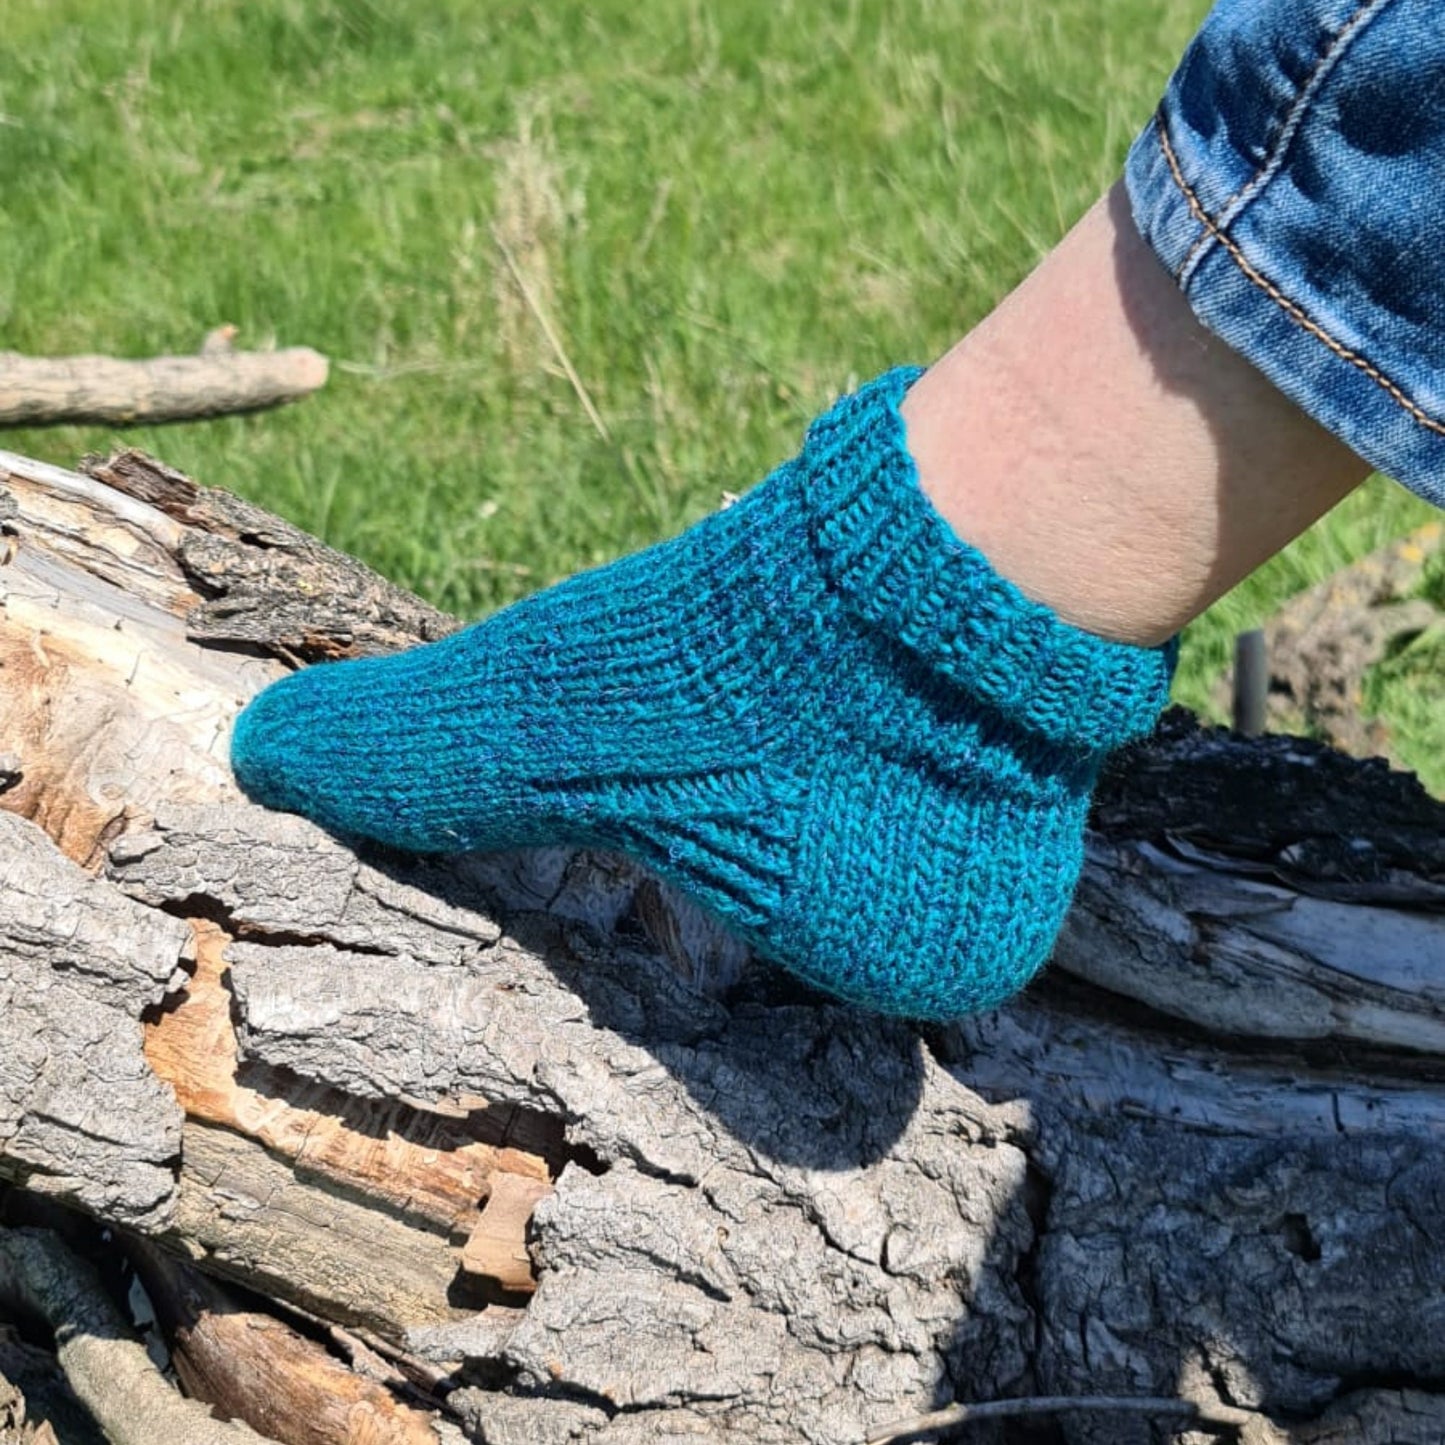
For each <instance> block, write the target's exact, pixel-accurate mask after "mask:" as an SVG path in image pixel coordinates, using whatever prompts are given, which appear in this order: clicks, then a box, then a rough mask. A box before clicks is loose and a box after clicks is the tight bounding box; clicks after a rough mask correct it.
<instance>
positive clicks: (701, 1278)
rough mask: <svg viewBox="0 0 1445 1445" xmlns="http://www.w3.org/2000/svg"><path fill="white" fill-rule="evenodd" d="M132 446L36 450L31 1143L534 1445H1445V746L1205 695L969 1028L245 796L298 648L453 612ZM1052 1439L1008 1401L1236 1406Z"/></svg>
mask: <svg viewBox="0 0 1445 1445" xmlns="http://www.w3.org/2000/svg"><path fill="white" fill-rule="evenodd" d="M93 471H94V475H93V476H91V477H81V476H77V475H74V474H70V473H64V472H59V471H57V470H55V469H52V468H44V467H39V466H37V465H36V464H33V463H27V462H25V461H23V459H18V458H9V457H4V456H0V487H3V488H5V489H6V492H7V493H8V495H9V497H10V503H9V512H8V520H6V521H4V523H3V525H4V526H5V527H7V528H8V530H9V532H10V534H11V548H10V551H11V553H12V555H11V558H10V562H9V564H8V566H6V567H4V568H0V594H3V596H0V602H3V608H0V663H3V666H4V668H5V672H6V678H7V685H6V687H5V688H4V689H0V737H3V739H4V747H5V748H6V749H7V750H10V752H11V754H12V755H11V756H9V757H8V758H6V759H0V762H3V764H4V769H5V770H6V771H5V772H4V777H5V778H7V779H8V780H9V786H8V788H7V789H6V791H4V792H3V793H0V806H3V807H6V808H8V809H10V810H11V811H12V812H13V813H14V814H15V815H16V816H15V817H14V818H11V819H4V820H3V821H4V824H5V827H6V829H7V832H6V837H5V839H4V840H3V844H0V857H3V858H5V859H6V862H5V865H4V866H5V867H6V868H7V869H9V870H11V871H13V872H14V874H15V876H16V877H17V878H18V879H22V880H30V881H22V883H21V884H18V885H16V886H14V887H10V886H7V887H6V888H5V889H4V893H3V910H4V911H0V929H3V931H4V932H3V936H4V940H5V942H4V945H3V948H0V990H3V989H5V988H8V989H9V990H10V993H9V994H7V995H5V998H6V1000H14V1001H15V1006H14V1007H13V1008H12V1006H11V1003H10V1002H8V1001H7V1002H5V1004H4V1006H3V1008H0V1170H3V1171H4V1173H5V1175H6V1177H8V1178H10V1179H12V1180H15V1181H17V1182H20V1183H23V1184H25V1185H26V1186H27V1187H28V1188H32V1189H34V1188H43V1189H45V1190H47V1191H48V1192H50V1193H51V1194H53V1195H55V1196H58V1197H60V1198H62V1199H65V1200H67V1201H70V1202H72V1203H75V1204H78V1205H80V1206H81V1207H83V1208H85V1209H86V1210H88V1211H90V1212H92V1213H95V1214H98V1215H100V1216H102V1217H104V1218H108V1219H113V1220H116V1221H117V1222H121V1223H124V1224H125V1225H126V1226H127V1227H129V1228H131V1229H135V1230H140V1231H144V1232H145V1233H146V1234H147V1235H149V1236H150V1237H151V1238H152V1240H154V1241H158V1242H160V1243H161V1244H163V1245H164V1246H165V1247H167V1248H169V1249H171V1250H173V1251H176V1252H178V1253H183V1254H185V1255H187V1256H188V1257H189V1259H190V1260H191V1261H192V1262H193V1263H196V1264H199V1265H201V1266H202V1267H203V1268H204V1269H206V1270H207V1271H210V1272H213V1273H218V1274H222V1275H225V1276H227V1277H229V1278H230V1279H232V1280H235V1281H237V1282H240V1283H242V1284H244V1285H246V1286H248V1287H249V1288H250V1289H252V1290H254V1291H257V1292H258V1293H259V1294H261V1295H263V1296H267V1297H269V1298H270V1299H272V1300H275V1301H280V1302H282V1303H284V1304H286V1305H288V1306H290V1307H293V1308H295V1309H297V1310H299V1311H301V1312H302V1313H303V1314H304V1316H305V1317H307V1318H310V1319H319V1320H329V1321H333V1322H337V1323H340V1324H342V1325H344V1326H346V1327H348V1328H349V1329H350V1330H352V1331H354V1332H355V1333H356V1335H357V1337H359V1338H363V1339H365V1340H368V1341H371V1342H372V1343H373V1344H375V1345H376V1347H377V1348H379V1349H381V1350H383V1351H385V1352H388V1355H389V1357H390V1358H391V1359H392V1360H393V1361H394V1362H397V1368H399V1369H401V1370H402V1371H403V1372H404V1373H406V1374H407V1376H408V1378H410V1379H412V1380H426V1379H432V1380H433V1381H434V1380H436V1379H438V1378H444V1379H445V1380H446V1381H447V1383H448V1384H449V1385H450V1386H452V1388H451V1390H450V1393H449V1394H448V1395H447V1397H446V1410H447V1413H448V1415H449V1417H450V1418H451V1419H452V1420H453V1421H454V1422H457V1423H459V1424H460V1426H461V1427H462V1429H463V1430H465V1431H466V1432H467V1433H468V1434H469V1435H470V1437H471V1438H473V1439H476V1440H481V1441H486V1442H489V1445H520V1442H553V1441H556V1442H562V1441H573V1440H577V1441H587V1442H595V1445H633V1442H637V1445H641V1442H644V1441H646V1442H657V1441H664V1442H665V1441H696V1440H709V1441H717V1442H732V1441H736V1442H739V1445H741V1442H743V1441H748V1442H763V1445H769V1442H779V1445H781V1442H784V1441H787V1442H795V1441H799V1440H802V1441H806V1442H810V1445H823V1442H828V1445H832V1442H838V1441H857V1440H860V1439H862V1438H863V1437H864V1436H866V1435H867V1434H869V1433H870V1432H872V1431H876V1430H879V1429H881V1428H882V1427H884V1426H886V1425H887V1424H888V1423H889V1422H890V1421H893V1420H896V1419H898V1418H900V1417H907V1416H912V1415H917V1414H919V1413H922V1412H924V1411H927V1410H929V1409H932V1408H936V1407H939V1406H942V1405H945V1404H947V1403H949V1402H950V1401H952V1400H954V1399H956V1398H962V1399H971V1400H987V1399H995V1398H1001V1397H1005V1396H1010V1395H1025V1394H1048V1395H1055V1394H1086V1393H1087V1394H1114V1395H1131V1396H1139V1395H1164V1396H1171V1397H1177V1398H1184V1399H1190V1400H1195V1401H1199V1402H1202V1403H1206V1404H1223V1405H1227V1406H1231V1407H1234V1408H1236V1409H1238V1410H1243V1411H1245V1412H1247V1413H1248V1414H1249V1416H1250V1417H1251V1419H1252V1422H1253V1424H1254V1425H1257V1427H1258V1428H1257V1430H1256V1431H1255V1438H1256V1439H1257V1440H1264V1439H1273V1440H1290V1441H1298V1442H1302V1445H1344V1442H1346V1441H1349V1442H1370V1441H1376V1440H1378V1441H1389V1440H1397V1439H1398V1440H1407V1439H1409V1440H1420V1441H1425V1440H1432V1439H1445V1398H1442V1395H1441V1390H1440V1381H1441V1379H1442V1378H1445V1313H1442V1312H1441V1310H1440V1308H1439V1303H1438V1302H1439V1299H1440V1297H1441V1293H1442V1290H1445V1225H1442V1223H1441V1220H1442V1218H1445V1211H1442V1207H1441V1205H1442V1200H1445V1165H1442V1164H1441V1162H1440V1158H1439V1156H1440V1150H1439V1140H1440V1137H1441V1134H1442V1132H1445V989H1442V983H1441V980H1442V978H1445V805H1442V804H1441V803H1440V802H1438V801H1435V800H1433V799H1430V798H1429V797H1427V796H1426V795H1425V793H1424V792H1423V790H1421V789H1420V788H1419V786H1418V784H1415V783H1414V781H1413V780H1412V779H1410V778H1408V777H1406V776H1404V775H1401V774H1398V773H1391V772H1389V771H1388V770H1387V769H1385V768H1384V767H1382V766H1375V765H1370V764H1361V763H1358V762H1354V761H1352V760H1350V759H1346V758H1343V757H1340V756H1338V755H1335V754H1332V753H1329V752H1328V751H1326V750H1325V749H1323V748H1321V747H1319V746H1317V745H1313V744H1309V743H1305V742H1301V741H1299V740H1296V739H1282V738H1272V739H1263V740H1259V741H1257V742H1253V743H1246V742H1244V741H1242V740H1239V739H1235V738H1231V737H1230V736H1228V735H1226V734H1222V733H1217V732H1202V731H1199V730H1198V729H1196V728H1194V727H1193V726H1192V724H1189V723H1187V722H1185V721H1183V720H1177V719H1176V720H1174V721H1172V722H1171V723H1170V724H1169V725H1168V726H1166V727H1165V728H1164V729H1163V730H1162V731H1161V734H1160V735H1159V736H1158V737H1157V738H1156V739H1155V740H1153V741H1152V742H1151V743H1150V744H1148V745H1147V746H1142V747H1140V748H1137V749H1135V750H1134V751H1132V752H1131V753H1130V754H1128V755H1126V756H1124V757H1122V758H1120V759H1119V760H1118V762H1117V764H1116V766H1115V768H1114V770H1113V773H1112V774H1111V776H1110V778H1109V779H1108V780H1107V781H1106V784H1105V786H1104V788H1103V789H1102V791H1101V794H1100V800H1099V806H1098V808H1097V810H1096V816H1095V830H1094V832H1093V834H1092V836H1091V842H1090V859H1089V864H1088V869H1087V874H1086V878H1085V881H1084V885H1083V887H1082V889H1081V892H1080V896H1079V900H1078V905H1077V907H1076V909H1075V911H1074V914H1073V915H1072V918H1071V920H1070V925H1069V928H1068V930H1067V933H1066V936H1065V938H1064V940H1063V941H1062V943H1061V946H1060V949H1059V951H1058V956H1057V959H1056V962H1055V964H1054V965H1053V966H1052V967H1051V968H1050V969H1049V970H1048V971H1047V972H1046V974H1045V975H1044V976H1043V978H1042V979H1041V980H1040V981H1039V982H1038V983H1037V984H1036V985H1035V986H1034V987H1033V988H1031V989H1030V990H1029V991H1028V993H1027V994H1026V995H1025V996H1024V997H1023V998H1021V999H1019V1000H1017V1001H1015V1002H1014V1003H1013V1004H1011V1005H1010V1006H1008V1007H1007V1008H1005V1009H1002V1010H1000V1011H998V1012H996V1013H994V1014H990V1015H986V1016H983V1017H981V1018H978V1019H975V1020H971V1021H968V1022H967V1023H964V1024H961V1025H957V1026H954V1027H950V1028H946V1029H933V1030H929V1031H926V1032H923V1033H920V1032H919V1031H918V1030H917V1029H914V1028H911V1027H909V1026H907V1025H904V1024H900V1023H896V1022H889V1021H882V1020H878V1019H872V1018H867V1017H863V1016H860V1015H858V1014H856V1013H853V1012H851V1011H849V1010H846V1009H842V1008H839V1007H837V1006H835V1005H832V1004H831V1003H829V1002H827V1001H824V1000H820V999H819V998H817V997H815V996H813V995H810V994H807V993H804V992H802V991H800V990H799V989H798V988H797V987H796V986H794V985H792V984H791V983H789V982H788V981H787V980H785V979H783V978H781V977H780V976H778V975H777V974H775V973H774V972H772V971H770V970H768V969H767V968H765V967H764V966H762V965H760V964H758V963H756V962H754V961H753V960H752V959H750V958H749V957H748V956H747V954H746V952H745V951H744V950H743V949H741V948H740V947H739V946H738V945H737V944H736V943H735V942H734V941H733V940H731V939H730V938H728V937H727V936H726V935H724V934H723V933H722V932H721V931H720V930H719V929H718V928H716V927H715V926H714V925H713V924H712V923H711V922H710V921H709V920H708V919H707V918H705V917H703V916H701V915H700V914H698V913H697V912H696V911H695V910H694V909H692V908H691V907H690V906H689V905H688V904H687V903H686V902H685V900H682V899H680V898H678V897H676V896H675V895H673V894H672V893H671V892H670V891H669V890H668V889H666V888H665V887H663V886H662V885H660V884H659V883H657V882H656V881H655V880H653V879H651V878H649V877H647V876H646V875H644V874H642V873H641V872H640V871H639V870H637V869H635V868H633V867H632V866H631V865H629V864H626V863H624V862H622V861H620V860H617V859H614V858H611V857H608V856H604V855H601V854H595V853H586V852H563V851H555V850H554V851H541V852H535V853H529V854H519V855H507V856H490V857H479V856H470V857H462V858H455V859H448V860H430V861H423V860H416V859H409V858H403V857H398V856H395V855H390V854H387V853H384V852H382V851H380V850H371V851H367V850H363V851H362V852H360V853H356V852H353V851H351V850H350V849H349V848H347V847H345V846H343V845H342V844H341V843H339V842H337V841H336V840H334V839H332V838H330V837H329V836H327V835H326V834H325V833H323V832H322V831H320V830H319V829H317V828H315V827H313V826H312V825H310V824H309V823H306V822H304V821H302V820H299V819H295V818H289V817H281V816H276V815H271V814H267V813H265V812H263V811H261V810H259V809H257V808H255V807H253V806H252V805H250V804H249V803H247V802H246V801H245V800H244V799H243V798H241V797H239V796H238V794H237V793H236V791H235V789H234V786H233V784H232V783H231V781H230V778H229V776H228V773H227V770H226V768H225V765H224V758H225V742H224V739H225V734H226V729H227V727H228V726H229V722H230V719H231V718H232V717H233V716H234V713H235V711H236V709H237V708H238V706H239V705H240V704H241V703H242V702H243V701H244V699H245V698H246V697H248V696H249V695H250V694H251V693H252V692H254V691H255V690H256V689H257V688H258V687H259V686H260V685H262V684H263V683H264V682H265V681H266V680H267V679H268V678H270V677H272V676H275V675H277V674H278V673H279V672H280V671H281V670H282V669H283V667H284V666H285V665H287V661H288V660H296V659H303V658H314V657H323V656H345V655H348V654H351V653H355V652H359V651H369V650H377V649H382V648H386V647H391V646H397V645H401V644H402V643H404V642H406V641H410V640H417V639H421V638H426V637H432V636H438V635H441V633H443V632H444V631H446V630H447V628H448V627H449V626H450V625H452V624H450V623H449V621H448V620H447V619H445V618H443V617H440V616H439V615H438V614H436V613H434V612H432V611H430V609H427V608H425V607H424V606H422V605H421V604H418V603H416V602H415V601H414V600H413V599H408V598H406V597H405V595H404V594H400V593H398V592H397V591H396V590H395V589H392V588H389V587H388V586H387V585H386V584H385V583H383V582H382V581H381V580H380V579H378V578H376V577H374V576H373V575H371V574H369V573H366V572H365V570H364V569H362V568H360V567H358V566H356V564H353V563H350V562H349V561H348V560H347V559H344V558H341V557H339V556H338V555H337V554H335V553H331V552H329V551H327V550H326V549H324V548H322V547H321V546H320V545H319V544H317V543H315V542H313V541H312V540H311V539H308V538H305V537H303V536H302V535H301V534H299V533H296V532H295V531H294V530H293V529H290V528H288V527H286V526H285V525H284V524H282V523H279V522H277V521H275V519H271V518H267V517H265V516H264V514H257V513H255V511H254V509H248V508H245V507H244V506H243V504H240V503H237V502H235V501H234V499H230V498H227V497H225V496H224V494H220V493H214V492H209V491H207V490H205V489H203V488H198V487H196V486H195V484H193V483H191V482H189V481H188V480H187V479H184V478H180V477H178V476H177V475H176V474H174V473H171V472H169V471H167V470H166V469H164V468H161V467H158V466H156V465H154V464H151V463H149V462H148V461H147V460H145V459H142V458H139V457H138V456H136V455H135V454H130V455H128V456H123V457H121V458H118V459H113V460H112V462H111V463H110V464H106V465H103V466H99V467H96V468H94V469H93ZM98 479H103V480H98ZM15 860H23V865H22V863H21V862H16V861H15ZM12 894H13V895H15V896H14V897H12V896H11V895H12ZM92 918H93V919H94V923H93V924H87V923H85V922H84V920H87V919H92ZM77 920H79V922H78V921H77ZM858 927H859V929H860V930H863V929H866V928H867V927H869V920H868V919H867V918H862V917H860V918H859V920H858ZM77 1020H80V1021H81V1025H80V1027H79V1028H77ZM77 1034H79V1035H80V1036H81V1037H80V1038H78V1039H77V1037H76V1036H77ZM37 1039H39V1040H44V1041H47V1042H46V1043H45V1044H44V1045H43V1046H37V1045H36V1044H35V1043H34V1041H35V1040H37ZM87 1039H88V1040H90V1042H89V1043H87V1042H86V1040H87ZM27 1050H28V1051H29V1052H28V1053H27ZM53 1050H60V1051H68V1052H60V1053H54V1054H53V1055H52V1051H53ZM52 1056H53V1057H55V1058H57V1059H59V1060H61V1062H60V1063H58V1064H57V1065H56V1067H55V1068H54V1069H51V1070H50V1071H49V1072H47V1069H48V1064H49V1060H50V1059H51V1058H52ZM12 1058H13V1059H15V1060H19V1061H21V1062H17V1063H15V1064H14V1065H12V1064H11V1060H12ZM26 1058H28V1059H30V1061H31V1062H30V1063H29V1064H26V1063H24V1062H23V1061H24V1060H25V1059H26ZM121 1089H124V1090H129V1091H130V1092H129V1093H127V1094H125V1095H124V1097H125V1100H126V1102H125V1104H124V1105H123V1106H120V1107H118V1106H117V1103H116V1100H117V1097H118V1096H117V1090H121ZM220 1353H221V1354H224V1353H225V1351H221V1352H220ZM441 1423H442V1422H440V1421H438V1422H437V1424H436V1425H435V1426H434V1428H441ZM1006 1428H1011V1429H1013V1430H1014V1432H1015V1433H1013V1434H1012V1435H1007V1436H1006V1435H1004V1434H1002V1433H998V1432H1001V1431H1003V1430H1004V1429H1006ZM1025 1428H1026V1427H1023V1426H1014V1427H1004V1426H994V1425H990V1426H981V1427H979V1430H978V1431H977V1432H976V1433H975V1436H974V1437H973V1438H977V1439H987V1438H993V1439H995V1440H1002V1439H1010V1440H1016V1441H1023V1440H1027V1439H1032V1440H1037V1441H1045V1440H1049V1441H1054V1442H1057V1441H1059V1440H1063V1441H1067V1442H1069V1445H1094V1442H1101V1445H1102V1442H1106V1441H1107V1442H1110V1445H1135V1442H1137V1445H1144V1442H1151V1441H1164V1440H1183V1441H1195V1442H1198V1441H1203V1440H1205V1439H1207V1438H1210V1437H1209V1436H1206V1435H1205V1434H1203V1433H1201V1432H1200V1431H1199V1430H1198V1429H1197V1428H1196V1429H1193V1430H1191V1429H1189V1428H1185V1427H1180V1426H1179V1425H1178V1423H1177V1422H1159V1421H1150V1420H1149V1419H1147V1418H1143V1417H1138V1416H1134V1415H1130V1416H1127V1417H1126V1416H1117V1417H1113V1418H1111V1417H1109V1416H1107V1415H1103V1416H1095V1415H1085V1414H1084V1413H1083V1412H1079V1413H1077V1414H1076V1415H1074V1416H1070V1415H1068V1414H1065V1415H1062V1416H1059V1417H1056V1424H1055V1426H1051V1427H1048V1428H1049V1429H1050V1430H1052V1431H1053V1433H1037V1431H1038V1430H1039V1429H1040V1428H1041V1427H1038V1426H1034V1427H1030V1428H1032V1429H1034V1430H1035V1432H1036V1433H1033V1434H1028V1433H1024V1432H1025ZM985 1430H993V1431H995V1432H996V1433H995V1434H994V1435H993V1436H992V1437H990V1436H988V1435H987V1434H985V1433H983V1432H984V1431H985ZM388 1438H389V1437H388ZM397 1438H405V1437H402V1436H398V1437H397Z"/></svg>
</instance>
